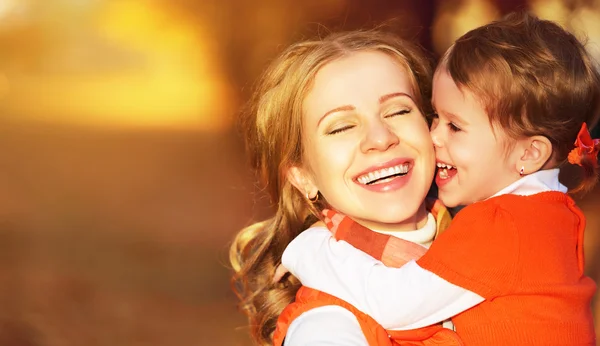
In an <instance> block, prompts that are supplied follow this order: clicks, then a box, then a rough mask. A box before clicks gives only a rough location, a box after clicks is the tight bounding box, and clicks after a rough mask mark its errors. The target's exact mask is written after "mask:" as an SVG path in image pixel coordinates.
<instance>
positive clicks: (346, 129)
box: [327, 125, 354, 135]
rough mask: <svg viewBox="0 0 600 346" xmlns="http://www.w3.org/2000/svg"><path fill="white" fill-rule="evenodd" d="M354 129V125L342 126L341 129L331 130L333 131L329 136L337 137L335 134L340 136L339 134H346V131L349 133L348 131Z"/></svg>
mask: <svg viewBox="0 0 600 346" xmlns="http://www.w3.org/2000/svg"><path fill="white" fill-rule="evenodd" d="M353 127H354V125H346V126H342V127H340V128H337V129H333V130H331V131H329V132H327V134H328V135H335V134H338V133H342V132H344V131H348V130H350V129H351V128H353Z"/></svg>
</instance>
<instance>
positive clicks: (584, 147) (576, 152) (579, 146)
mask: <svg viewBox="0 0 600 346" xmlns="http://www.w3.org/2000/svg"><path fill="white" fill-rule="evenodd" d="M599 150H600V139H592V135H590V131H588V128H587V124H586V123H583V125H581V130H579V134H577V139H576V140H575V149H573V150H571V152H570V153H569V157H568V160H569V163H571V164H573V165H579V166H581V160H582V159H583V158H584V157H589V158H591V159H592V162H593V164H594V165H597V164H598V151H599Z"/></svg>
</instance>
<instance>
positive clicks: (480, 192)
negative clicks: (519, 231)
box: [431, 68, 519, 207]
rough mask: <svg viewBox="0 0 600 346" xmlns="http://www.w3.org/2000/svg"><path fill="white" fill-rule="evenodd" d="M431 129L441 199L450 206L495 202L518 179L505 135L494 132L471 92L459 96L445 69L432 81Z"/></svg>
mask: <svg viewBox="0 0 600 346" xmlns="http://www.w3.org/2000/svg"><path fill="white" fill-rule="evenodd" d="M432 103H433V107H434V109H435V110H436V113H437V118H436V119H435V120H434V122H433V124H432V126H431V137H432V140H433V144H434V146H435V149H436V161H437V166H438V170H437V174H436V177H435V181H436V184H437V185H438V188H439V198H440V199H441V200H442V202H443V203H444V204H445V205H447V206H449V207H455V206H457V205H466V204H471V203H473V202H477V201H481V200H484V199H486V198H489V197H491V196H493V195H494V194H495V193H497V192H499V191H500V190H502V189H503V188H504V187H506V186H508V185H510V184H512V183H513V182H515V181H517V180H518V179H519V174H518V169H516V168H515V165H514V162H516V160H515V159H514V158H512V156H514V155H515V153H514V152H511V150H510V148H509V147H508V146H507V144H508V143H509V142H510V138H508V137H507V136H506V134H505V133H504V131H503V130H502V129H499V128H497V127H494V128H492V125H491V124H490V121H489V118H488V115H487V112H486V111H485V109H484V108H483V106H482V104H481V103H480V102H479V100H478V99H477V98H476V97H475V96H474V95H473V93H471V92H470V91H469V90H466V89H464V88H463V90H460V89H459V88H458V86H457V85H456V84H455V83H454V80H452V78H451V77H450V75H449V74H448V73H447V72H446V71H445V70H444V69H443V68H441V69H439V70H438V71H436V73H435V76H434V78H433V97H432Z"/></svg>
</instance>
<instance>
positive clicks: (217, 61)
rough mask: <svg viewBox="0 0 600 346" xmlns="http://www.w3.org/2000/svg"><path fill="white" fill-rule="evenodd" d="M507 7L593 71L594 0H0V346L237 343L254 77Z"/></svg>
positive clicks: (436, 36) (436, 43) (597, 203)
mask: <svg viewBox="0 0 600 346" xmlns="http://www.w3.org/2000/svg"><path fill="white" fill-rule="evenodd" d="M518 8H530V9H532V10H533V11H535V12H536V13H537V14H538V15H540V16H542V17H544V18H548V19H552V20H556V21H558V22H560V23H562V24H563V25H565V26H566V27H567V28H569V29H570V30H572V31H573V32H574V33H576V34H577V35H580V36H581V37H587V38H588V40H589V42H590V43H589V47H590V50H591V51H592V52H593V53H594V54H596V56H597V57H598V58H600V49H599V47H600V1H598V0H588V1H583V0H581V1H576V0H572V1H567V0H556V1H552V0H537V1H534V0H532V1H525V0H520V1H517V0H502V1H500V0H498V1H491V0H462V1H458V0H444V1H441V0H439V1H435V0H403V1H397V0H396V1H394V0H387V1H385V0H370V1H367V0H304V1H302V2H301V1H293V0H255V1H250V0H220V1H217V0H0V147H1V148H2V149H0V307H1V308H0V345H10V346H13V345H15V346H54V345H56V346H59V345H60V346H62V345H65V346H71V345H77V346H80V345H89V346H93V345H114V346H119V345H128V346H136V345H156V346H159V345H221V344H223V345H225V344H226V345H250V341H249V338H248V333H247V329H246V328H245V323H246V320H245V317H244V316H242V315H241V314H240V313H239V312H237V310H236V300H235V299H234V297H233V294H232V293H231V290H230V288H229V282H228V280H229V275H230V272H229V269H228V263H227V250H228V245H229V243H230V241H231V239H232V237H233V235H234V234H235V233H236V232H237V231H238V230H239V229H240V228H241V227H243V226H245V225H248V224H249V223H250V222H252V221H253V220H259V219H261V218H264V217H266V216H267V215H269V212H270V207H269V205H268V204H267V200H266V199H265V198H261V196H260V194H258V193H257V191H258V190H257V189H256V187H255V181H254V179H253V176H252V174H251V172H250V171H249V169H248V166H247V164H246V161H245V157H244V153H243V150H242V145H241V140H240V138H239V136H238V134H237V133H236V130H235V127H234V124H235V118H236V115H237V114H238V112H239V111H240V109H241V107H242V106H243V105H244V102H245V101H246V100H247V99H248V96H249V95H250V91H251V89H252V84H253V82H254V81H255V80H256V78H257V77H258V75H259V73H260V72H261V71H262V70H263V69H264V68H265V66H266V64H267V63H268V62H269V61H270V60H271V59H273V58H274V56H275V55H276V54H277V53H278V52H279V51H281V50H282V49H283V48H284V47H285V46H286V45H288V44H290V43H292V42H294V41H296V40H298V39H301V38H303V37H309V36H313V35H315V34H317V33H321V34H323V33H325V32H327V31H328V30H339V29H354V28H365V27H367V28H368V27H372V26H374V25H376V24H378V23H381V22H382V21H388V22H389V24H390V25H391V26H393V28H394V29H396V30H397V32H398V34H399V35H402V36H404V37H407V38H411V39H414V40H417V41H419V42H420V43H421V44H422V45H423V46H425V47H426V48H427V49H429V50H430V51H432V52H433V53H434V54H438V55H439V54H441V53H442V52H443V51H444V50H445V49H446V48H447V47H448V46H449V45H450V43H451V42H452V41H453V40H454V39H455V38H457V37H458V36H460V35H461V34H463V33H464V32H466V31H467V30H469V29H471V28H473V27H476V26H479V25H482V24H485V23H487V22H488V21H490V20H492V19H494V18H497V17H499V16H501V15H502V14H504V13H507V12H509V11H511V10H514V9H518ZM579 202H580V205H581V207H582V209H584V212H585V213H586V214H587V216H588V218H589V224H588V229H587V239H586V247H587V248H586V250H587V251H586V256H587V257H588V259H587V266H588V267H587V271H588V274H589V275H590V276H592V277H593V278H594V279H595V280H596V281H598V280H599V279H600V190H599V189H596V190H595V191H594V192H592V193H590V194H589V195H588V196H587V197H586V198H585V199H583V200H580V201H579ZM595 304H596V305H595V311H596V316H597V321H598V319H600V303H598V302H597V303H595ZM597 325H599V326H600V324H599V323H597ZM598 332H600V328H599V329H598Z"/></svg>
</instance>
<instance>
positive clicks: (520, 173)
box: [519, 166, 525, 176]
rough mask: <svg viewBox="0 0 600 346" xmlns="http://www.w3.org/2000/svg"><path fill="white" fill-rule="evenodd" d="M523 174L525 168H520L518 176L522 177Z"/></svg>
mask: <svg viewBox="0 0 600 346" xmlns="http://www.w3.org/2000/svg"><path fill="white" fill-rule="evenodd" d="M524 173H525V166H521V169H520V170H519V175H520V176H523V174H524Z"/></svg>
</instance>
